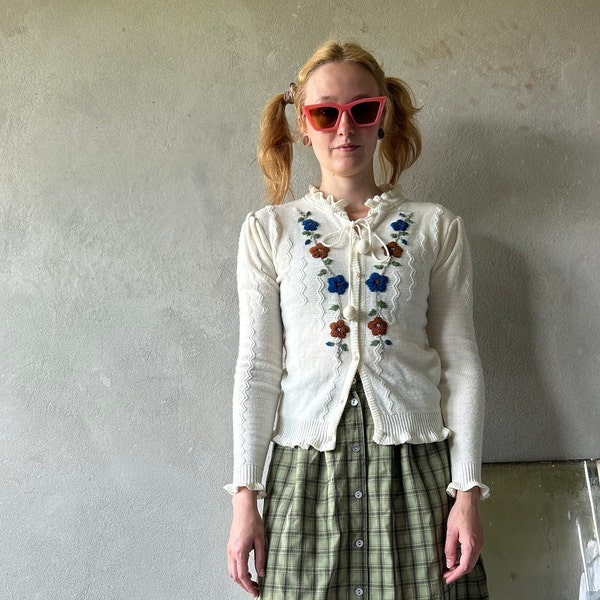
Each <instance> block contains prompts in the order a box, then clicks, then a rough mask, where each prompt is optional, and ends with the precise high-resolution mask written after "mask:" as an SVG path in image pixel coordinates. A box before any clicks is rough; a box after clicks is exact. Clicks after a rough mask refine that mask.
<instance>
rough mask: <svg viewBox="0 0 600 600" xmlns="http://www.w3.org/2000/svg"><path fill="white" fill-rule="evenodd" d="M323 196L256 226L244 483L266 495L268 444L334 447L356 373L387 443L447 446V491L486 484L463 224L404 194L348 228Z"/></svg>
mask: <svg viewBox="0 0 600 600" xmlns="http://www.w3.org/2000/svg"><path fill="white" fill-rule="evenodd" d="M345 205H346V203H345V202H344V201H338V202H335V201H334V199H333V198H331V197H324V195H323V194H321V193H320V192H319V191H318V190H316V189H315V188H311V189H310V191H309V193H308V194H307V195H306V196H304V197H303V198H301V199H299V200H296V201H293V202H288V203H285V204H283V205H279V206H268V207H265V208H263V209H261V210H259V211H257V212H255V213H251V214H250V215H248V217H247V218H246V220H245V222H244V225H243V228H242V232H241V236H240V245H239V255H238V293H239V303H240V346H239V356H238V361H237V366H236V372H235V382H234V397H233V408H234V410H233V422H234V475H233V482H232V483H231V484H229V485H227V486H226V487H225V489H227V490H228V491H229V492H231V493H235V492H236V491H237V490H238V489H239V487H240V486H246V487H248V488H250V489H253V490H258V491H259V495H260V496H264V489H265V488H264V486H263V484H262V482H261V480H262V474H263V468H264V464H265V460H266V456H267V451H268V446H269V442H270V441H271V440H272V441H274V442H275V443H277V444H280V445H284V446H292V447H293V446H299V447H301V448H308V447H309V446H313V447H315V448H316V449H317V450H321V451H325V450H332V449H333V448H334V447H335V442H336V429H337V425H338V423H339V421H340V418H341V415H342V413H343V410H344V406H345V403H346V399H347V397H348V393H349V390H350V386H351V385H352V380H353V379H354V378H355V375H356V373H357V372H358V373H359V375H360V378H361V381H362V383H363V386H364V389H365V393H366V396H367V399H368V405H369V409H370V410H371V413H372V415H373V421H374V424H375V435H374V438H373V439H374V441H375V442H376V443H378V444H404V443H411V444H422V443H428V442H437V441H441V440H444V439H446V438H449V446H450V463H451V472H452V481H450V482H448V487H447V491H448V493H449V494H451V495H454V493H455V490H467V489H469V488H472V487H474V486H479V487H480V488H481V490H482V496H483V497H485V496H487V495H488V492H489V490H488V488H487V487H486V486H485V485H483V484H482V483H481V444H482V427H483V410H484V388H483V378H482V372H481V366H480V361H479V355H478V351H477V345H476V342H475V333H474V329H473V318H472V294H471V291H472V289H471V260H470V254H469V247H468V243H467V240H466V237H465V231H464V226H463V222H462V220H461V219H460V218H459V217H456V216H455V215H453V214H452V213H451V212H450V211H449V210H447V209H446V208H444V207H442V206H440V205H437V204H428V203H417V202H410V201H408V200H405V199H404V198H403V197H402V196H401V195H400V193H399V192H398V191H397V190H391V191H389V192H384V193H382V194H381V195H380V196H376V197H374V198H372V199H370V200H368V201H367V206H368V207H369V214H368V216H367V217H366V218H364V219H358V220H356V221H350V220H349V219H348V216H347V214H346V212H345V210H344V207H345Z"/></svg>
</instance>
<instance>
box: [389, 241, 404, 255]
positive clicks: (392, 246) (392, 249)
mask: <svg viewBox="0 0 600 600" xmlns="http://www.w3.org/2000/svg"><path fill="white" fill-rule="evenodd" d="M386 247H387V249H388V252H389V253H390V256H393V257H394V258H400V257H401V256H402V253H403V252H404V248H402V247H401V246H400V245H399V244H398V242H388V243H387V244H386Z"/></svg>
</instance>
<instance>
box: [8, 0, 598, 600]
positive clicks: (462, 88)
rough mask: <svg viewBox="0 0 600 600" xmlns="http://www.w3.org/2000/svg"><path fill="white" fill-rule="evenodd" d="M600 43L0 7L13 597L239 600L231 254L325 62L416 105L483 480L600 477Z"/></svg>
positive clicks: (530, 4) (410, 15)
mask: <svg viewBox="0 0 600 600" xmlns="http://www.w3.org/2000/svg"><path fill="white" fill-rule="evenodd" d="M599 26H600V3H599V2H598V1H597V0H579V1H573V0H547V1H542V0H539V1H525V0H505V1H503V2H492V1H483V0H470V1H454V0H445V1H439V2H434V1H430V0H425V1H421V0H419V1H416V0H415V1H398V2H396V1H388V0H376V1H374V2H369V3H367V2H363V1H358V0H350V1H348V2H344V3H343V8H338V3H337V2H326V3H324V2H322V1H321V0H304V1H300V0H298V1H297V2H287V1H283V2H275V1H272V0H265V1H260V2H255V1H251V0H247V1H243V0H232V1H229V2H227V1H225V0H213V1H206V2H198V1H197V0H171V1H169V2H167V1H159V0H154V1H142V0H118V1H117V0H103V1H102V2H100V1H91V0H0V97H1V99H2V100H1V101H0V315H1V319H0V477H1V483H0V523H2V526H1V527H2V542H3V543H2V544H1V545H0V564H1V565H2V576H1V577H0V597H1V598H9V599H11V600H25V599H27V600H31V599H34V598H43V599H44V600H55V599H56V600H59V599H60V600H76V599H77V600H79V599H94V600H95V599H98V600H100V599H102V600H107V599H113V598H114V599H120V598H127V599H128V600H134V599H140V600H141V599H144V600H163V599H169V600H184V599H188V598H189V599H191V598H198V597H203V598H209V599H211V600H212V599H215V600H217V599H218V600H227V599H230V598H231V599H233V598H241V597H242V596H243V595H242V594H241V593H240V592H237V591H236V590H235V589H234V587H233V585H232V584H230V582H229V581H228V580H227V578H226V574H225V566H224V543H225V538H226V535H227V529H228V517H229V514H228V504H229V502H228V498H227V497H226V496H225V494H224V493H223V492H221V490H220V487H221V485H222V484H223V483H225V482H226V481H227V479H228V477H229V468H230V441H231V439H230V407H229V401H230V393H231V385H232V377H231V374H232V369H233V364H234V360H235V354H236V337H237V324H236V318H237V305H236V298H235V283H234V261H235V250H236V248H235V246H236V242H237V232H238V228H239V225H240V223H241V221H242V219H243V217H244V216H245V214H246V213H247V212H248V211H249V210H251V209H252V208H256V207H258V206H260V205H261V204H262V182H261V178H260V173H259V171H258V167H257V165H256V163H255V162H254V159H255V143H256V135H257V128H258V116H259V113H260V111H261V109H262V107H263V105H264V103H265V101H266V99H267V98H268V97H270V96H271V95H272V94H274V93H276V92H281V91H283V90H284V89H285V88H286V87H287V85H288V83H289V82H290V81H292V80H293V79H294V78H295V74H296V73H297V70H298V68H299V67H300V66H301V64H302V63H303V61H304V60H305V59H306V57H307V56H308V54H309V53H310V51H311V50H312V49H313V48H314V47H315V46H316V45H317V44H318V43H320V42H321V41H323V40H324V39H326V38H328V37H330V36H332V35H337V36H340V37H342V38H348V37H351V38H354V39H356V40H357V41H359V42H361V43H363V44H365V45H366V46H367V47H369V48H370V49H371V50H372V51H373V52H374V53H375V54H376V55H377V56H378V57H379V58H380V59H381V60H382V61H383V63H384V66H385V68H386V69H387V70H388V72H389V73H391V74H395V75H399V76H401V77H403V78H404V79H406V81H408V82H409V83H410V84H411V85H412V87H413V89H414V92H415V94H416V96H417V99H418V102H419V103H420V104H422V105H423V110H422V114H421V125H422V129H423V135H424V141H425V150H424V153H423V156H422V158H421V159H420V161H419V162H418V163H417V165H415V167H413V169H411V170H410V171H409V172H408V173H407V174H406V175H405V176H404V183H403V185H404V188H405V192H406V194H407V195H409V196H411V197H413V198H415V199H421V200H432V201H436V202H441V203H444V204H446V205H448V206H449V207H451V208H452V209H454V210H455V211H457V212H459V213H461V214H462V215H463V216H464V217H465V220H466V223H467V227H468V230H469V232H470V237H471V242H472V247H473V254H474V257H475V276H476V284H477V295H476V301H477V309H476V320H477V328H478V332H479V339H480V345H481V349H482V357H483V362H484V368H485V371H486V378H487V385H488V410H487V423H486V440H485V458H486V460H487V461H514V460H517V461H523V460H541V459H573V458H580V457H590V456H596V455H599V454H600V447H599V446H600V444H599V441H598V440H599V439H600V438H599V436H598V425H599V421H600V419H599V408H598V406H599V404H598V396H599V395H600V393H599V392H600V382H599V380H598V377H597V376H596V374H597V372H598V370H599V367H600V352H599V350H598V338H599V333H600V324H599V321H598V308H599V298H600V289H599V288H600V281H599V278H598V256H599V250H600V247H599V246H600V244H599V242H598V226H599V221H600V218H599V216H600V210H599V209H598V204H597V203H598V189H600V188H599V184H600V169H599V168H598V158H599V155H600V152H599V151H600V109H599V103H598V98H599V97H600V69H599V66H600V65H599V58H598V57H599V56H600V37H599V36H598V30H599ZM297 157H298V162H297V169H296V172H295V174H294V185H295V188H296V191H297V192H298V193H303V191H304V190H305V189H306V185H307V183H308V182H309V181H316V177H317V170H316V165H315V163H314V160H313V159H312V158H311V156H310V151H308V150H305V149H304V148H301V147H300V148H298V151H297ZM499 493H500V494H501V493H502V490H500V491H499ZM532 560H533V557H532ZM488 569H493V565H489V566H488ZM528 597H529V598H532V597H533V596H528ZM540 597H542V596H540ZM565 597H566V596H565Z"/></svg>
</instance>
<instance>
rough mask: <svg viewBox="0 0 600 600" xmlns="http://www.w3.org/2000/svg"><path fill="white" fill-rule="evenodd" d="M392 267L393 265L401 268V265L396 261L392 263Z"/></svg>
mask: <svg viewBox="0 0 600 600" xmlns="http://www.w3.org/2000/svg"><path fill="white" fill-rule="evenodd" d="M390 265H392V266H393V267H399V266H400V263H399V262H396V261H395V260H393V261H392V262H391V263H390Z"/></svg>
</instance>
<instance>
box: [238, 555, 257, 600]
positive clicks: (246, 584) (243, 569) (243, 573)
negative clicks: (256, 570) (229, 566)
mask: <svg viewBox="0 0 600 600" xmlns="http://www.w3.org/2000/svg"><path fill="white" fill-rule="evenodd" d="M238 583H239V584H240V585H241V586H242V587H243V588H244V589H245V590H246V591H247V592H248V593H249V594H252V595H253V596H258V583H256V581H252V577H251V576H250V572H249V571H248V564H247V563H246V565H244V564H241V563H238Z"/></svg>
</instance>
